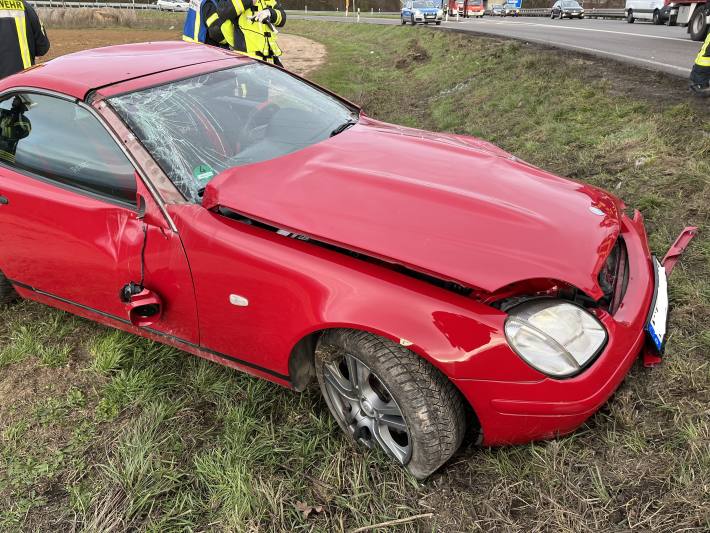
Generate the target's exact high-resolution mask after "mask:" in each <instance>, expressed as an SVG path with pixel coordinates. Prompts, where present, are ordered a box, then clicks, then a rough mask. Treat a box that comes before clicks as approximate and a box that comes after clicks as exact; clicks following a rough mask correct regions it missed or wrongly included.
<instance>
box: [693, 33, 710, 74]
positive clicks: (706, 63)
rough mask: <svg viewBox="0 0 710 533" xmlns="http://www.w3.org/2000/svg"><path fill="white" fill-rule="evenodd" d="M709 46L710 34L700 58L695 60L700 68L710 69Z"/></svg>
mask: <svg viewBox="0 0 710 533" xmlns="http://www.w3.org/2000/svg"><path fill="white" fill-rule="evenodd" d="M708 45H710V33H708V37H707V39H705V43H704V44H703V47H702V48H701V49H700V53H698V57H696V58H695V64H696V65H698V66H699V67H710V52H708Z"/></svg>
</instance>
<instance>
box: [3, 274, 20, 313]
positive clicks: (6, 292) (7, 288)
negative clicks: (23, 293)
mask: <svg viewBox="0 0 710 533" xmlns="http://www.w3.org/2000/svg"><path fill="white" fill-rule="evenodd" d="M17 299H18V296H17V293H16V292H15V289H14V288H13V286H12V285H11V284H10V282H9V281H8V280H7V278H6V277H5V275H4V274H3V273H2V272H0V305H7V304H11V303H12V302H14V301H15V300H17Z"/></svg>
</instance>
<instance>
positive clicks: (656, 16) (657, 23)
mask: <svg viewBox="0 0 710 533" xmlns="http://www.w3.org/2000/svg"><path fill="white" fill-rule="evenodd" d="M652 20H653V24H654V26H660V25H661V24H662V23H663V21H662V20H661V13H660V11H658V9H656V10H655V11H654V12H653V19H652Z"/></svg>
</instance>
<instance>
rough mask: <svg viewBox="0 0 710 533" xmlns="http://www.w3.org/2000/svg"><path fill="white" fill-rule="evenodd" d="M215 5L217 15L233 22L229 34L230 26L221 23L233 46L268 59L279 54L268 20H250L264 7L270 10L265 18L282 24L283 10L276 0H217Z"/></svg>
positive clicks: (250, 54) (283, 20) (271, 59)
mask: <svg viewBox="0 0 710 533" xmlns="http://www.w3.org/2000/svg"><path fill="white" fill-rule="evenodd" d="M217 7H218V10H219V14H220V17H222V18H223V19H224V20H225V21H227V22H231V23H232V29H233V33H232V34H230V32H229V30H230V28H229V27H223V28H222V33H223V35H224V37H225V39H226V40H227V42H228V43H229V46H230V47H231V48H232V49H233V50H237V51H239V52H243V53H245V54H247V55H249V56H251V57H255V58H257V59H263V60H266V61H270V62H273V61H274V58H277V57H279V56H280V55H281V48H279V45H278V43H277V41H276V35H275V34H274V32H272V31H271V28H270V26H269V24H267V23H265V22H264V23H262V22H257V21H256V20H250V19H251V18H252V17H254V16H255V15H256V14H257V13H258V12H259V11H262V10H265V9H266V10H268V11H269V12H270V16H269V19H268V21H269V22H270V23H271V24H272V25H273V26H274V27H277V28H280V27H282V26H283V25H284V24H286V12H285V11H284V9H283V7H281V4H279V3H278V1H277V0H220V1H219V3H218V5H217Z"/></svg>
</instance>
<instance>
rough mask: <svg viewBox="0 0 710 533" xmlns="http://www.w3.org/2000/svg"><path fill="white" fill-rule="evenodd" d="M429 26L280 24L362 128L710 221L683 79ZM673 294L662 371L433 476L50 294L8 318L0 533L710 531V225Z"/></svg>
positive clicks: (0, 353)
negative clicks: (582, 420) (591, 410)
mask: <svg viewBox="0 0 710 533" xmlns="http://www.w3.org/2000/svg"><path fill="white" fill-rule="evenodd" d="M422 30H423V29H422V28H411V29H410V28H399V27H374V26H367V25H358V26H355V25H340V24H326V23H315V22H307V23H306V22H301V21H291V22H289V31H291V32H295V33H298V34H301V35H304V36H307V37H311V38H314V39H317V40H319V41H321V42H324V43H326V44H327V45H328V53H329V56H328V63H327V65H325V66H324V67H322V68H321V69H320V70H319V71H317V72H316V74H315V75H314V78H315V79H316V80H317V81H319V82H320V83H322V84H324V85H326V86H327V87H329V88H330V89H333V90H335V91H337V92H339V93H341V94H343V95H344V96H346V97H348V98H350V99H352V100H354V101H356V102H359V103H361V104H362V105H363V106H364V109H365V111H366V112H367V113H368V114H369V115H371V116H374V117H377V118H381V119H384V120H389V121H393V122H397V123H401V124H406V125H411V126H416V127H423V128H427V129H434V130H445V131H453V132H457V133H465V134H473V135H477V136H480V137H483V138H485V139H487V140H490V141H493V142H495V143H497V144H499V145H501V146H502V147H503V148H505V149H507V150H509V151H511V152H513V153H514V154H516V155H518V156H520V157H522V158H524V159H526V160H528V161H530V162H532V163H534V164H536V165H539V166H541V167H544V168H546V169H549V170H552V171H554V172H556V173H559V174H563V175H568V176H572V177H575V178H577V179H581V180H584V181H588V182H590V183H593V184H595V185H599V186H603V187H605V188H608V189H610V190H612V191H613V192H615V193H616V194H618V195H620V196H621V197H622V198H624V199H625V200H626V201H627V202H628V204H629V205H632V206H636V207H639V208H641V209H642V211H643V213H644V215H645V217H646V221H647V224H648V228H649V231H650V239H651V243H652V246H653V248H654V250H655V251H656V252H658V253H662V252H663V251H664V249H665V248H666V247H667V245H668V244H669V243H670V242H671V240H672V238H673V237H674V236H675V235H676V234H677V233H678V232H679V231H680V230H681V229H682V227H683V226H684V225H685V224H696V225H699V226H701V227H702V228H704V229H705V228H708V222H710V220H709V219H710V208H709V207H708V205H707V198H709V197H710V195H709V193H710V190H709V189H710V184H709V181H710V180H709V178H708V176H710V158H709V156H708V154H709V153H710V135H709V134H710V121H708V114H707V111H706V110H705V109H704V108H702V107H700V106H697V105H695V104H694V103H692V101H690V100H687V99H686V98H685V96H682V95H681V96H677V97H675V96H672V95H671V93H670V91H669V88H672V87H673V86H674V84H673V82H671V81H668V80H667V79H665V78H663V77H660V76H655V75H652V74H649V73H647V72H643V71H639V72H638V73H636V72H635V71H630V70H629V69H627V68H626V67H620V68H616V67H613V66H610V65H608V64H604V63H601V62H597V61H596V60H589V59H584V58H580V57H577V56H571V55H569V54H565V55H562V54H558V53H556V52H553V51H535V50H532V49H531V48H530V47H525V46H523V45H521V44H518V43H511V42H504V41H501V40H498V39H489V38H472V37H464V36H460V35H451V34H443V33H440V32H435V31H426V30H424V31H422ZM653 84H656V85H657V87H656V89H657V90H656V93H654V87H653V86H652V85H653ZM658 93H661V94H663V95H664V96H663V99H662V100H658V99H656V98H654V94H658ZM632 96H633V98H632ZM670 290H671V299H672V304H673V318H672V320H673V322H672V332H671V337H670V339H669V341H668V356H667V358H666V361H665V362H664V364H663V365H662V366H661V367H660V368H657V369H654V370H645V369H642V368H640V367H635V368H634V369H633V370H632V372H631V374H630V376H629V378H628V379H627V381H626V382H625V383H624V385H622V387H621V388H620V390H619V391H618V392H617V394H616V395H615V396H614V398H613V399H612V400H611V401H610V402H609V403H608V404H607V405H606V406H605V407H604V408H602V410H601V411H600V412H599V413H597V414H596V415H595V416H593V417H592V418H591V419H590V420H589V422H588V423H587V424H585V426H583V427H582V428H581V429H580V430H579V431H577V432H576V433H574V434H573V435H571V436H569V437H566V438H562V439H558V440H555V441H551V442H544V443H535V444H530V445H526V446H516V447H508V448H498V449H478V448H475V447H472V446H466V447H465V448H464V449H462V450H461V451H460V452H459V453H458V454H457V455H456V456H455V457H454V458H453V459H452V461H450V463H449V464H448V465H447V466H446V467H445V468H443V469H442V471H441V472H439V473H437V474H436V475H434V476H433V477H432V478H430V479H429V480H427V481H426V482H425V483H421V484H420V483H417V482H415V481H414V480H413V479H412V478H410V477H408V476H407V475H406V474H404V473H403V472H402V471H400V470H399V469H397V468H394V467H392V466H390V465H389V464H388V462H387V461H386V460H384V459H383V458H382V457H381V456H380V455H379V454H377V453H371V452H366V451H362V450H359V451H355V450H353V449H352V448H351V447H350V446H349V445H348V444H347V442H346V441H345V439H344V438H343V437H342V436H341V435H340V433H339V431H338V429H337V427H336V425H335V424H334V423H333V421H332V420H331V418H330V416H329V414H328V412H327V409H326V407H325V405H324V403H323V402H322V401H321V399H320V397H319V394H318V392H317V391H316V390H308V391H306V392H305V393H303V394H301V395H299V394H295V393H292V392H289V391H286V390H283V389H281V388H279V387H277V386H275V385H271V384H269V383H267V382H264V381H260V380H257V379H254V378H250V377H247V376H245V375H242V374H239V373H237V372H234V371H231V370H228V369H226V368H222V367H219V366H217V365H215V364H212V363H208V362H205V361H202V360H199V359H197V358H194V357H192V356H190V355H187V354H185V353H182V352H180V351H178V350H175V349H172V348H168V347H165V346H162V345H159V344H156V343H153V342H150V341H146V340H142V339H136V338H133V337H131V336H128V335H125V334H123V333H118V332H114V331H111V330H108V329H107V328H104V327H101V326H98V325H95V324H92V323H90V322H87V321H85V320H82V319H78V318H74V317H72V316H71V315H68V314H66V313H63V312H60V311H56V310H52V309H49V308H46V307H43V306H41V305H39V304H35V303H31V302H25V303H21V304H19V305H16V306H12V307H7V308H3V309H1V310H0V316H1V318H2V320H1V322H0V530H2V531H5V530H10V531H13V530H24V531H36V530H42V531H43V530H51V529H56V530H67V529H77V530H87V531H124V530H141V531H156V532H157V531H160V532H163V531H185V530H198V531H206V530H217V531H255V530H265V531H306V530H308V531H311V530H315V531H343V530H349V529H352V528H357V527H361V526H366V525H368V524H373V523H378V522H382V521H387V520H392V519H396V518H406V517H410V516H414V515H419V514H425V513H433V517H431V518H430V519H422V520H418V521H414V522H409V523H407V524H404V525H402V526H399V528H400V529H399V530H401V531H420V530H425V531H429V530H435V531H490V530H502V531H575V532H576V531H618V530H625V531H626V530H633V531H650V530H653V531H680V530H683V531H707V530H708V529H709V528H710V516H709V514H708V501H710V494H709V491H710V417H709V416H708V405H709V403H710V363H708V359H707V354H708V352H710V329H709V326H708V323H709V321H708V318H709V317H710V312H709V311H710V240H709V239H708V236H707V230H705V231H703V232H702V233H701V234H700V237H699V238H698V239H697V241H696V242H694V243H693V245H692V246H691V248H690V249H689V250H688V252H687V254H686V255H685V256H684V258H683V260H682V262H681V264H680V265H679V267H677V270H676V272H674V274H673V277H672V278H671V283H670ZM304 509H305V510H304ZM319 510H320V511H319Z"/></svg>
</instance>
